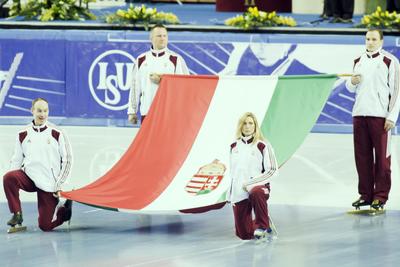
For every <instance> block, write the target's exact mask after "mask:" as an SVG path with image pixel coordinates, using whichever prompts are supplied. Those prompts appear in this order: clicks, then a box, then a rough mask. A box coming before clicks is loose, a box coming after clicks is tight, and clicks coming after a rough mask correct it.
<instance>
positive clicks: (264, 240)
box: [254, 234, 278, 245]
mask: <svg viewBox="0 0 400 267" xmlns="http://www.w3.org/2000/svg"><path fill="white" fill-rule="evenodd" d="M276 239H278V237H277V236H275V235H272V234H268V235H266V236H263V237H258V238H257V237H255V238H254V240H255V243H256V244H257V245H258V244H264V243H270V242H272V241H274V240H276Z"/></svg>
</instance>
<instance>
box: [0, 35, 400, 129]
mask: <svg viewBox="0 0 400 267" xmlns="http://www.w3.org/2000/svg"><path fill="white" fill-rule="evenodd" d="M148 39H149V37H148V33H147V32H132V31H95V32H94V31H90V32H89V31H83V30H68V31H66V30H41V31H36V30H3V31H1V32H0V124H20V123H25V122H26V121H27V120H29V119H28V118H30V116H31V115H30V105H31V101H32V100H33V99H35V98H37V97H44V98H46V99H48V100H49V102H50V110H51V116H53V117H54V118H55V119H56V120H57V121H58V122H59V123H61V124H68V125H93V126H95V125H96V126H105V125H115V126H126V125H128V124H127V122H126V117H127V116H126V110H127V103H128V96H129V90H130V87H131V81H132V70H133V68H134V65H135V58H136V57H137V56H138V55H139V54H141V53H143V52H145V51H147V50H148V49H149V45H150V44H149V40H148ZM169 39H170V42H169V48H170V49H171V50H173V51H175V52H177V53H179V54H180V55H182V57H183V58H184V59H185V61H186V63H187V65H188V67H189V69H190V72H191V74H194V75H196V74H206V75H272V74H275V75H301V74H323V73H351V70H352V61H353V59H354V58H356V57H357V56H358V55H359V54H361V53H362V52H363V50H364V37H363V36H338V35H322V36H316V35H300V34H299V35H293V34H290V35H288V34H245V33H243V34H240V33H201V32H195V33H191V32H170V34H169ZM399 43H400V42H399V39H398V38H397V37H393V36H390V37H386V38H385V47H384V48H385V49H386V50H388V51H389V52H391V53H393V54H395V55H396V56H397V57H399V56H400V49H399V47H398V46H399ZM344 82H345V80H344V79H342V78H340V79H338V81H337V83H336V84H335V88H333V90H332V94H331V96H330V98H329V100H328V102H327V104H326V106H325V108H324V110H323V111H322V113H321V116H320V117H319V119H318V121H317V125H316V127H314V130H315V131H318V132H349V131H351V127H349V125H351V109H352V106H353V103H354V95H352V94H350V93H349V92H348V91H347V90H346V89H345V88H344ZM397 125H398V124H397Z"/></svg>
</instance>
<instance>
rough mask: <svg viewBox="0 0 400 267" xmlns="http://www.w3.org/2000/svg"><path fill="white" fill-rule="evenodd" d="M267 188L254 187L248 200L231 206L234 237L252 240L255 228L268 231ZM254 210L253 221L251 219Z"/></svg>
mask: <svg viewBox="0 0 400 267" xmlns="http://www.w3.org/2000/svg"><path fill="white" fill-rule="evenodd" d="M268 198H269V186H268V187H266V186H264V185H260V186H256V187H254V188H253V189H252V190H251V191H250V192H249V198H248V199H244V200H242V201H240V202H237V203H235V204H234V205H233V215H234V217H235V228H236V235H237V236H238V237H239V238H240V239H253V234H254V230H255V229H257V228H262V229H268V228H270V227H269V216H268V205H267V200H268ZM253 210H254V215H255V220H254V221H253V218H252V211H253Z"/></svg>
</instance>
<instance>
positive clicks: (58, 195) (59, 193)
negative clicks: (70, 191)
mask: <svg viewBox="0 0 400 267" xmlns="http://www.w3.org/2000/svg"><path fill="white" fill-rule="evenodd" d="M53 197H55V198H60V197H61V190H58V191H57V192H54V193H53Z"/></svg>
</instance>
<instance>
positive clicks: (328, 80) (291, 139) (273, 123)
mask: <svg viewBox="0 0 400 267" xmlns="http://www.w3.org/2000/svg"><path fill="white" fill-rule="evenodd" d="M336 79H337V76H336V75H307V76H301V75H293V76H282V77H279V80H278V84H277V87H276V89H275V92H274V95H273V96H272V100H271V104H270V106H269V107H268V110H267V113H266V115H265V117H264V120H263V122H262V124H261V130H262V132H263V134H264V136H265V138H267V139H268V140H269V141H270V142H271V144H272V146H273V147H274V150H275V154H276V157H277V161H278V164H279V165H282V164H283V163H284V162H286V161H287V160H288V159H289V158H290V156H291V155H292V154H293V153H294V152H295V151H296V150H297V148H298V147H299V146H300V145H301V144H302V143H303V141H304V139H305V137H306V136H307V134H308V133H309V132H310V130H311V128H312V127H313V125H314V124H315V122H316V121H317V119H318V116H319V115H320V113H321V111H322V109H323V107H324V105H325V102H326V101H327V99H328V97H329V94H330V92H331V90H332V87H333V84H334V82H335V80H336Z"/></svg>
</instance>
